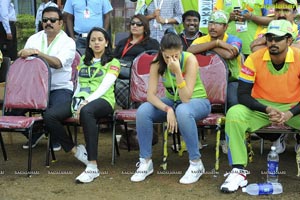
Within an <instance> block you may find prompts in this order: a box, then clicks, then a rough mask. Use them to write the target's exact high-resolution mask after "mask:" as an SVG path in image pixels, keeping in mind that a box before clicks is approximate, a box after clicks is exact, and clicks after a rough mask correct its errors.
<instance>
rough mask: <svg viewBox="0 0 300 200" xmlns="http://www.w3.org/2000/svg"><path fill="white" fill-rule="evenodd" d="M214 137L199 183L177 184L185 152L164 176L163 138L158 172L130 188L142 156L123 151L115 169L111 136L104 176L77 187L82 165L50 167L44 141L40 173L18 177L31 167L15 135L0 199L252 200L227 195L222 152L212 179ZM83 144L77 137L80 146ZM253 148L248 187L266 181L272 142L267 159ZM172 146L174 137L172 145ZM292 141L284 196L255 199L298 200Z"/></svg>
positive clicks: (172, 158)
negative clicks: (76, 180) (221, 190)
mask: <svg viewBox="0 0 300 200" xmlns="http://www.w3.org/2000/svg"><path fill="white" fill-rule="evenodd" d="M214 139H215V135H214V134H211V133H208V134H206V140H205V141H202V143H206V144H208V146H207V147H205V148H204V149H202V151H201V153H202V160H203V162H204V166H205V168H206V171H207V172H206V174H204V175H203V176H202V177H201V178H200V180H199V181H198V182H197V183H195V184H191V185H181V184H179V183H178V181H179V179H180V177H181V176H182V175H183V173H184V172H185V170H186V169H187V167H188V157H187V153H184V155H183V156H182V157H179V156H178V154H177V153H175V152H172V151H171V149H169V159H168V169H167V170H166V171H162V169H161V168H160V167H159V165H160V164H161V161H162V156H161V155H162V136H160V137H159V143H158V144H156V145H155V146H154V147H153V162H154V168H155V172H154V174H153V175H151V176H150V177H148V178H147V179H146V180H145V181H144V182H141V183H132V182H130V180H129V179H130V176H131V175H132V173H134V171H135V169H136V167H135V163H136V162H137V161H138V151H131V152H127V151H126V150H121V156H120V157H117V159H116V164H115V165H114V166H112V165H111V133H110V132H106V133H101V134H100V135H99V159H98V163H99V168H100V171H101V175H100V177H99V178H97V179H96V180H95V181H94V182H93V183H90V184H79V185H78V184H75V182H74V179H75V177H76V176H78V175H79V174H80V173H81V172H82V171H83V170H84V165H83V164H81V163H80V162H79V161H77V160H76V159H75V158H74V157H73V156H71V155H70V154H66V153H64V152H63V151H59V152H57V153H56V157H57V162H55V163H51V166H50V168H46V167H45V165H44V163H45V150H46V140H43V141H41V142H40V143H39V145H38V146H37V147H36V148H35V149H34V150H33V156H34V157H33V170H34V171H35V172H36V174H35V175H33V176H32V177H31V178H27V176H26V175H24V174H20V173H21V172H22V171H25V170H26V167H27V151H26V150H23V149H22V144H23V143H24V141H25V138H24V137H23V136H22V135H21V134H18V133H16V134H14V137H13V144H6V150H7V153H8V158H9V160H8V161H6V162H5V161H4V160H3V157H2V152H0V154H1V155H0V200H18V199H22V200H38V199H45V200H46V199H47V200H52V199H55V200H61V199H62V200H69V199H72V200H74V199H80V200H86V199H152V200H153V199H204V198H206V199H250V198H253V197H252V196H250V195H248V194H246V193H243V192H242V191H241V189H240V190H239V191H237V192H235V193H232V194H223V193H221V192H220V191H219V187H220V185H221V184H222V182H223V181H224V177H223V174H224V173H225V172H226V171H228V170H230V167H229V166H228V162H227V156H226V155H224V154H222V153H221V156H220V173H219V174H214V173H213V171H212V169H213V167H214V156H215V152H214V141H215V140H214ZM82 142H83V137H82V134H79V143H82ZM252 144H253V147H254V153H255V155H254V161H253V163H250V164H249V166H248V168H247V169H248V170H250V173H251V175H249V176H248V181H249V183H255V182H264V181H265V180H266V175H265V174H263V173H264V171H265V170H266V156H267V152H268V151H269V149H270V144H271V143H270V142H265V148H264V149H265V151H264V154H263V155H260V154H259V142H258V141H252ZM169 145H171V137H170V140H169ZM293 147H294V140H293V139H292V137H289V140H288V147H287V150H286V151H285V153H283V154H281V155H280V172H281V174H280V176H279V179H280V180H279V181H280V182H281V183H282V185H283V193H282V194H280V195H269V196H258V197H257V199H299V196H300V186H299V183H300V178H298V177H296V173H297V168H296V162H295V152H294V148H293Z"/></svg>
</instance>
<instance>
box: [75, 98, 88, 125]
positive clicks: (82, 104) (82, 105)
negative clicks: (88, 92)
mask: <svg viewBox="0 0 300 200" xmlns="http://www.w3.org/2000/svg"><path fill="white" fill-rule="evenodd" d="M88 103H89V102H88V101H87V100H84V101H83V102H82V103H81V104H80V105H79V108H78V109H77V111H76V118H77V121H78V122H80V111H81V109H82V108H83V107H84V106H85V105H86V104H88Z"/></svg>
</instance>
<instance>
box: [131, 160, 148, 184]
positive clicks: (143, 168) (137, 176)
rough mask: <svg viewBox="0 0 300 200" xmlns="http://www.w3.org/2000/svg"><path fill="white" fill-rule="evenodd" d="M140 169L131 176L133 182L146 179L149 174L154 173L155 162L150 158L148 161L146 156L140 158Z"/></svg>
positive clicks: (138, 164)
mask: <svg viewBox="0 0 300 200" xmlns="http://www.w3.org/2000/svg"><path fill="white" fill-rule="evenodd" d="M137 166H138V169H137V170H136V172H135V173H134V174H133V175H132V176H131V178H130V180H131V181H132V182H140V181H143V180H145V178H146V177H147V176H149V175H150V174H152V173H153V162H152V160H151V159H150V160H149V161H148V162H147V161H146V159H144V158H140V162H139V163H137Z"/></svg>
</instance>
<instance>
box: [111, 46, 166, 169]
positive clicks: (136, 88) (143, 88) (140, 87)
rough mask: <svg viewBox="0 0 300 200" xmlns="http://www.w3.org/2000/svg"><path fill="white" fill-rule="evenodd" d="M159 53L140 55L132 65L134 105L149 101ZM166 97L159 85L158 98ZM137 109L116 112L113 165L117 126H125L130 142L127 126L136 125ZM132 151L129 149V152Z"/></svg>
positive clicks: (132, 96) (113, 151)
mask: <svg viewBox="0 0 300 200" xmlns="http://www.w3.org/2000/svg"><path fill="white" fill-rule="evenodd" d="M156 54H157V51H146V52H143V53H141V54H140V55H138V56H137V57H136V58H135V59H134V61H133V64H132V68H131V75H130V99H131V101H132V102H134V103H143V102H145V101H147V89H148V80H149V73H150V65H151V62H152V60H153V59H154V57H155V56H156ZM164 95H165V92H164V87H163V85H162V82H160V83H159V85H158V94H157V96H159V97H163V96H164ZM136 111H137V109H123V110H115V112H114V116H113V135H112V137H113V138H112V139H113V147H112V165H114V163H115V144H116V125H117V124H123V125H125V134H126V136H127V144H128V143H129V140H128V138H129V137H128V130H127V124H135V120H136ZM129 150H130V149H128V151H129Z"/></svg>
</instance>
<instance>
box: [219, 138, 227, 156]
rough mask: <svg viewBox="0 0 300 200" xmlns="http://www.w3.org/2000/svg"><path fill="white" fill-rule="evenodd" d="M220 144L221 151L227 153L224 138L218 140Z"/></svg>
mask: <svg viewBox="0 0 300 200" xmlns="http://www.w3.org/2000/svg"><path fill="white" fill-rule="evenodd" d="M220 146H221V148H222V152H223V153H224V154H227V153H228V146H227V142H226V140H220Z"/></svg>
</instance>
